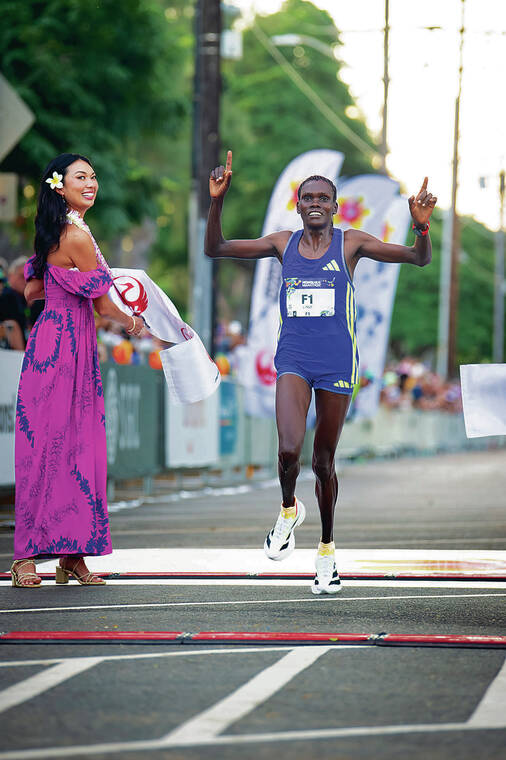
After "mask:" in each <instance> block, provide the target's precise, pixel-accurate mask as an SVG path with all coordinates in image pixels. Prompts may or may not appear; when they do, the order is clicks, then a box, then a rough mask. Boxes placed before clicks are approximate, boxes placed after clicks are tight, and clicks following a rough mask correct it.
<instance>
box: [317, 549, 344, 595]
mask: <svg viewBox="0 0 506 760" xmlns="http://www.w3.org/2000/svg"><path fill="white" fill-rule="evenodd" d="M341 588H342V586H341V581H340V579H339V573H338V572H337V567H336V556H335V554H334V552H332V553H331V554H320V552H318V553H317V555H316V573H315V577H314V581H313V585H312V586H311V591H312V592H313V594H337V592H338V591H341Z"/></svg>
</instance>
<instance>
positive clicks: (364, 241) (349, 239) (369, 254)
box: [344, 177, 437, 272]
mask: <svg viewBox="0 0 506 760" xmlns="http://www.w3.org/2000/svg"><path fill="white" fill-rule="evenodd" d="M427 183H428V178H427V177H425V179H424V181H423V183H422V187H421V188H420V192H419V193H418V195H417V196H416V197H415V196H414V195H412V196H411V198H409V199H408V203H409V210H410V212H411V218H412V220H413V225H414V227H415V235H416V237H415V244H414V245H412V246H407V245H395V244H394V243H384V242H383V241H382V240H378V238H376V237H374V235H369V234H368V233H367V232H362V231H361V230H347V231H346V232H345V233H344V240H345V256H346V262H347V264H348V266H349V267H350V271H351V272H353V270H354V269H355V267H356V265H357V263H358V261H359V260H360V259H361V258H368V259H374V260H375V261H384V262H385V263H398V264H415V265H416V266H419V267H424V266H426V265H427V264H430V262H431V259H432V245H431V241H430V236H429V219H430V217H431V214H432V212H433V210H434V207H435V205H436V202H437V198H436V197H435V196H434V195H432V194H431V193H429V192H428V191H427Z"/></svg>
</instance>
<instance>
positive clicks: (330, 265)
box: [322, 259, 341, 272]
mask: <svg viewBox="0 0 506 760" xmlns="http://www.w3.org/2000/svg"><path fill="white" fill-rule="evenodd" d="M322 269H332V271H334V272H340V271H341V270H340V269H339V265H338V263H337V261H336V260H335V259H332V261H329V263H328V264H325V266H324V267H322Z"/></svg>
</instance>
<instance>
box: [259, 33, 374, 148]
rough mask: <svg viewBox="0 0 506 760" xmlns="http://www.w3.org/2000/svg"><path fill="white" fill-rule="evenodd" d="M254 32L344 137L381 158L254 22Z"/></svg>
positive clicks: (287, 73)
mask: <svg viewBox="0 0 506 760" xmlns="http://www.w3.org/2000/svg"><path fill="white" fill-rule="evenodd" d="M251 29H252V31H253V33H254V34H255V36H256V37H257V39H258V41H259V42H260V43H261V44H262V45H263V46H264V47H265V49H266V50H267V51H268V52H269V53H270V54H271V56H272V57H273V58H274V60H275V61H276V63H277V64H278V65H279V66H280V67H281V68H282V69H283V71H284V72H285V73H286V75H287V76H288V77H289V78H290V79H291V80H292V82H293V83H294V84H295V85H296V87H298V88H299V90H300V91H301V92H302V93H303V94H304V95H305V96H306V97H307V98H308V100H310V101H311V103H312V104H313V105H314V106H315V108H317V109H318V111H319V112H320V113H321V114H322V116H324V117H325V118H326V119H327V121H328V122H330V123H331V124H332V126H334V127H335V128H336V129H337V130H338V131H339V132H340V134H341V135H343V137H346V138H347V139H348V140H349V141H350V142H351V143H352V144H353V145H354V146H355V147H356V148H358V150H360V151H363V152H364V153H366V154H367V155H368V156H369V158H374V159H378V158H379V159H380V158H381V157H380V154H379V153H378V152H377V151H375V150H374V148H371V146H370V145H369V144H368V143H366V142H365V140H363V139H362V138H361V137H360V136H359V135H357V134H356V133H355V132H354V131H353V130H352V129H351V128H350V127H349V126H348V124H346V122H344V121H343V120H342V119H341V118H340V117H339V116H338V115H337V114H336V113H334V111H333V110H332V109H331V108H329V106H328V105H327V104H326V103H325V101H324V100H322V98H321V97H320V96H319V95H318V93H317V92H315V91H314V90H313V88H312V87H311V86H310V85H309V84H308V83H307V82H306V80H305V79H304V78H303V77H301V75H300V74H299V73H298V71H296V70H295V69H294V68H293V66H292V65H291V64H290V63H289V62H288V61H287V60H286V58H285V57H284V55H283V54H282V53H280V51H279V50H278V49H277V47H276V46H275V45H274V44H273V43H272V42H271V40H270V39H269V37H268V36H267V35H266V34H265V32H264V31H263V30H262V29H260V27H259V26H257V24H256V23H253V25H252V27H251Z"/></svg>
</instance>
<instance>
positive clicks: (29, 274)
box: [24, 256, 35, 282]
mask: <svg viewBox="0 0 506 760" xmlns="http://www.w3.org/2000/svg"><path fill="white" fill-rule="evenodd" d="M34 260H35V256H30V258H29V259H28V261H27V262H26V264H25V268H24V275H25V281H26V282H28V281H29V280H33V278H34V277H35V272H34V269H33V262H34Z"/></svg>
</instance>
